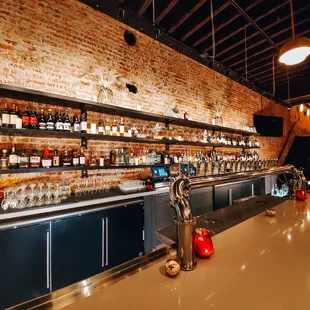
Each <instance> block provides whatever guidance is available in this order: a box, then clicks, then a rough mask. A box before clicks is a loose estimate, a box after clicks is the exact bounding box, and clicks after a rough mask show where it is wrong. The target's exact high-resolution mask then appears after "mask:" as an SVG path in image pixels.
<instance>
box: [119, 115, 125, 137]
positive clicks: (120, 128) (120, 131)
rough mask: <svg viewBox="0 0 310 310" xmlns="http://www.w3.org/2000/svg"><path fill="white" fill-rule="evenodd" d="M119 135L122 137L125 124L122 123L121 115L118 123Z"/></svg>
mask: <svg viewBox="0 0 310 310" xmlns="http://www.w3.org/2000/svg"><path fill="white" fill-rule="evenodd" d="M119 135H120V136H121V137H124V135H125V124H124V120H123V118H122V117H121V122H120V124H119Z"/></svg>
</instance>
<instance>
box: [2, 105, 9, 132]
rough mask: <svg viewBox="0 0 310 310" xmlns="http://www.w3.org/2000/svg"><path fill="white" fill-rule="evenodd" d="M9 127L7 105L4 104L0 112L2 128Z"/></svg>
mask: <svg viewBox="0 0 310 310" xmlns="http://www.w3.org/2000/svg"><path fill="white" fill-rule="evenodd" d="M9 125H10V110H9V108H8V104H7V103H6V104H5V105H4V109H3V111H2V127H9Z"/></svg>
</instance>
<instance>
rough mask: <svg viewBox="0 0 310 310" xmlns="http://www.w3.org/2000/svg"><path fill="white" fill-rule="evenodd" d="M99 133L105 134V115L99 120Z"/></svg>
mask: <svg viewBox="0 0 310 310" xmlns="http://www.w3.org/2000/svg"><path fill="white" fill-rule="evenodd" d="M98 134H99V135H104V124H103V117H102V115H101V116H100V118H99V122H98Z"/></svg>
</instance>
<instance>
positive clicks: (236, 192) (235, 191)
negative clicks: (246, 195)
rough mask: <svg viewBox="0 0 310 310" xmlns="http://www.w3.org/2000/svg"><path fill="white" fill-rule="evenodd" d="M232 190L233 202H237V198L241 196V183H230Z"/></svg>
mask: <svg viewBox="0 0 310 310" xmlns="http://www.w3.org/2000/svg"><path fill="white" fill-rule="evenodd" d="M230 190H231V204H234V203H235V200H238V199H240V198H241V184H240V183H235V184H231V185H230Z"/></svg>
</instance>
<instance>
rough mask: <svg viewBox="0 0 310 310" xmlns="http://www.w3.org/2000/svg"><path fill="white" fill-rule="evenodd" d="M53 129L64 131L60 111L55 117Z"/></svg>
mask: <svg viewBox="0 0 310 310" xmlns="http://www.w3.org/2000/svg"><path fill="white" fill-rule="evenodd" d="M55 129H56V130H57V131H63V130H64V123H63V120H62V117H61V113H60V110H59V111H58V112H57V113H56V115H55Z"/></svg>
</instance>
